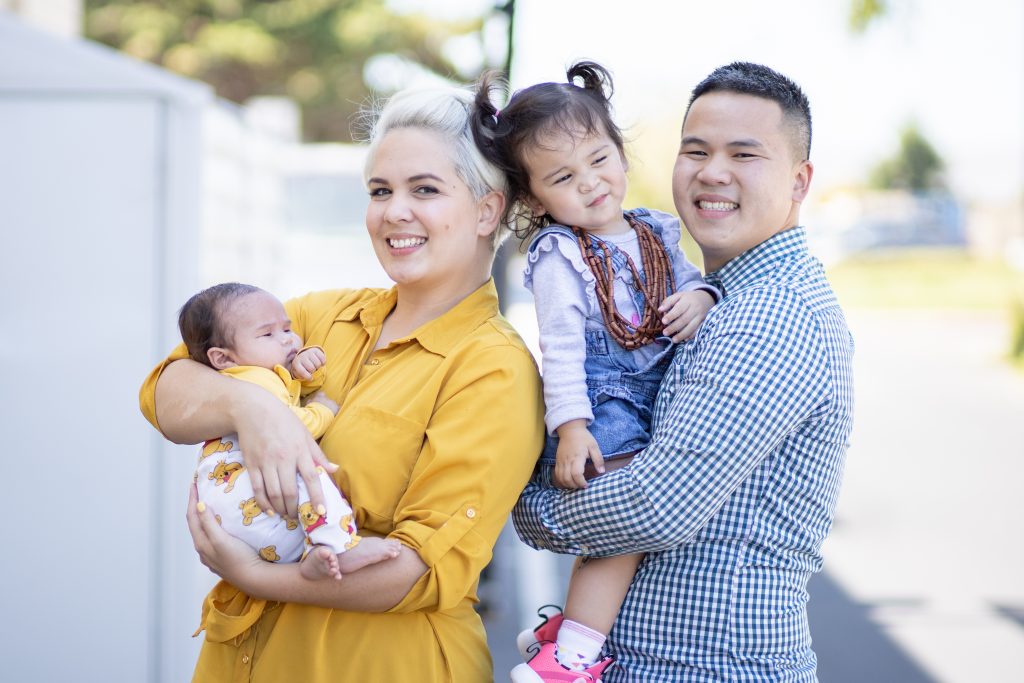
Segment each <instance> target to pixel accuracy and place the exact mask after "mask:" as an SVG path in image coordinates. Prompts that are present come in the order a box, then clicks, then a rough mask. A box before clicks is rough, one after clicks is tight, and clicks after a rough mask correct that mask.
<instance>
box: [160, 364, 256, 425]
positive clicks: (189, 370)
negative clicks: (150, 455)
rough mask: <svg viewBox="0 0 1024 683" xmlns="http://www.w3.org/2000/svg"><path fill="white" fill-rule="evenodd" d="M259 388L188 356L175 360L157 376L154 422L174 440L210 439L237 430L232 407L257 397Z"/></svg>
mask: <svg viewBox="0 0 1024 683" xmlns="http://www.w3.org/2000/svg"><path fill="white" fill-rule="evenodd" d="M253 389H255V390H256V391H255V392H254V391H253ZM260 392H263V390H262V389H260V388H259V387H257V386H256V385H254V384H249V383H248V382H239V381H237V380H234V379H231V378H230V377H224V376H222V375H220V374H218V373H217V371H215V370H213V369H212V368H208V367H206V366H205V365H202V364H200V363H196V362H195V361H192V360H178V361H175V362H173V363H171V364H169V365H168V366H167V367H166V368H164V371H163V373H161V375H160V379H159V380H157V384H156V418H157V422H159V424H160V430H161V431H162V432H163V434H164V436H166V437H167V438H168V439H170V440H171V441H174V442H175V443H199V442H200V441H204V440H206V439H214V438H217V437H219V436H223V435H225V434H230V433H232V432H235V431H237V429H236V426H235V420H234V413H233V409H234V407H235V406H237V405H241V404H243V403H245V402H247V401H254V400H259V398H261V396H260ZM263 393H266V392H263Z"/></svg>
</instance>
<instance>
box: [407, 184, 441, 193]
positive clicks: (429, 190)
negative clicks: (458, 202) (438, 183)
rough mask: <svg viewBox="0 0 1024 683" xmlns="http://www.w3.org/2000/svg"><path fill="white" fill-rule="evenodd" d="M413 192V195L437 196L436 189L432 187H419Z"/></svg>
mask: <svg viewBox="0 0 1024 683" xmlns="http://www.w3.org/2000/svg"><path fill="white" fill-rule="evenodd" d="M413 192H414V193H415V194H437V188H436V187H434V186H433V185H420V186H419V187H417V188H416V189H415V190H413Z"/></svg>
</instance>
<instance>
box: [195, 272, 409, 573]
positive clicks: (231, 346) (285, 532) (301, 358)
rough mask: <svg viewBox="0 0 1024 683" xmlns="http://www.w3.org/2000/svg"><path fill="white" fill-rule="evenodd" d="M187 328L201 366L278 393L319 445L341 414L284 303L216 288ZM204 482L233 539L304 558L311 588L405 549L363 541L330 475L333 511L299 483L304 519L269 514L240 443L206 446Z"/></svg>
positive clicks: (270, 557) (325, 482)
mask: <svg viewBox="0 0 1024 683" xmlns="http://www.w3.org/2000/svg"><path fill="white" fill-rule="evenodd" d="M178 328H179V329H180V330H181V336H182V339H183V340H184V342H185V346H186V347H187V348H188V352H189V356H190V357H191V358H192V359H193V360H195V361H197V362H199V363H203V364H204V365H208V366H209V367H212V368H214V369H216V370H219V371H220V372H221V373H222V374H224V375H228V376H230V377H234V378H235V379H240V380H243V381H246V382H252V383H253V384H257V385H259V386H261V387H263V388H264V389H266V390H267V391H269V392H271V393H272V394H274V395H275V396H277V397H278V398H279V399H281V401H283V402H284V403H287V404H288V405H289V406H291V408H292V410H293V411H295V414H296V415H297V416H298V417H299V418H300V419H301V420H302V422H303V424H305V425H306V428H307V429H309V431H310V433H311V434H312V435H313V438H317V439H318V438H320V437H321V436H322V435H323V434H324V432H325V431H327V427H328V426H329V425H330V423H331V421H332V420H333V419H334V416H335V415H336V414H337V412H338V405H337V404H336V403H335V402H334V401H332V400H331V399H330V398H328V397H327V395H326V394H324V393H323V392H322V391H319V388H320V385H321V384H322V383H323V368H324V364H325V362H326V356H325V354H324V351H323V349H321V348H320V347H318V346H313V347H309V348H302V340H301V339H300V338H299V336H298V335H297V334H296V333H295V332H293V331H292V327H291V320H289V319H288V314H287V313H286V312H285V310H284V306H283V305H282V304H281V302H280V301H278V300H277V299H276V298H274V297H273V296H271V295H270V294H268V293H267V292H265V291H263V290H262V289H259V288H258V287H253V286H251V285H244V284H239V283H236V282H229V283H225V284H220V285H215V286H213V287H210V288H209V289H204V290H203V291H201V292H199V293H198V294H196V295H195V296H193V297H192V298H191V299H189V300H188V302H186V303H185V305H184V306H182V308H181V312H180V313H179V315H178ZM293 377H294V378H293ZM295 378H297V379H295ZM313 392H315V393H313ZM310 393H312V394H313V395H312V396H311V397H310V398H309V400H308V401H307V402H306V405H305V406H302V405H300V395H304V394H305V395H308V394H310ZM195 479H196V483H197V486H198V488H199V498H200V500H201V501H202V502H203V503H204V504H205V505H207V506H209V507H210V508H211V509H212V510H213V512H214V515H215V516H216V518H217V521H218V522H219V523H220V525H221V526H222V527H223V528H224V530H225V531H227V532H228V533H230V534H231V535H233V536H235V537H237V538H240V539H242V540H243V541H245V542H246V543H248V544H249V545H251V546H252V547H253V548H254V549H255V550H256V551H257V552H258V553H259V555H260V557H262V558H263V559H264V560H267V561H269V562H295V561H297V560H300V559H301V560H302V566H301V573H302V575H303V576H304V577H306V578H308V579H314V580H315V579H319V578H324V577H328V576H333V577H334V578H336V579H340V578H341V577H342V575H343V574H347V573H351V572H354V571H356V570H358V569H360V568H361V567H365V566H366V565H368V564H373V563H376V562H381V561H383V560H387V559H391V558H394V557H397V556H398V552H399V544H398V541H395V540H390V539H383V538H373V537H366V538H361V537H359V536H358V535H357V534H356V526H355V520H354V517H353V514H352V508H351V506H349V504H348V502H347V501H346V500H345V498H344V497H343V496H342V495H341V492H340V491H339V490H338V488H337V486H336V485H335V484H334V481H333V480H332V479H331V478H330V477H329V476H328V475H327V473H326V472H325V471H324V470H323V469H322V468H321V469H320V483H321V486H322V487H323V493H324V499H325V501H326V505H319V506H317V508H316V509H314V508H313V506H312V504H311V503H310V501H309V493H308V491H307V490H306V486H305V483H304V482H303V480H302V478H301V477H298V476H297V478H296V483H297V485H298V489H299V497H298V503H299V504H298V510H299V519H298V520H294V519H282V518H281V517H279V516H277V515H275V514H274V511H273V510H262V509H261V508H260V507H259V506H258V505H257V504H256V497H255V494H254V493H253V490H252V484H251V482H250V480H249V474H248V472H246V468H245V460H244V459H243V457H242V452H241V451H240V450H239V449H238V437H237V435H234V434H230V435H227V436H224V437H221V438H220V439H212V440H210V441H207V442H206V443H205V444H204V445H203V448H202V451H201V452H200V455H199V466H198V467H197V468H196V475H195Z"/></svg>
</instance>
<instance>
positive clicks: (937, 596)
mask: <svg viewBox="0 0 1024 683" xmlns="http://www.w3.org/2000/svg"><path fill="white" fill-rule="evenodd" d="M979 3H980V4H979ZM640 5H644V7H643V8H642V9H643V10H644V11H639V10H640V9H641V8H640V7H639V6H638V7H636V8H635V10H636V11H634V10H633V9H631V10H630V11H628V12H627V11H624V10H623V9H622V6H621V3H614V2H610V1H606V0H592V1H591V2H587V3H583V2H577V1H576V0H572V1H566V2H560V3H545V2H542V1H541V0H518V1H517V2H500V3H493V2H491V1H490V0H467V1H466V2H456V1H455V0H445V1H443V2H437V3H430V5H429V9H425V8H424V6H423V4H422V3H414V2H410V1H408V0H364V1H362V2H357V3H348V2H341V1H340V0H316V1H313V0H278V1H276V2H254V1H252V0H197V1H196V2H194V3H192V4H191V5H189V7H190V8H191V10H190V11H185V10H183V9H181V7H183V6H184V5H182V6H180V7H179V5H177V4H174V3H160V2H155V1H153V2H150V1H146V0H135V1H129V0H85V1H83V0H0V235H2V236H3V244H4V249H3V250H2V251H0V254H2V256H0V266H2V267H0V291H2V292H3V296H4V301H5V302H6V303H7V304H8V306H7V308H8V310H9V311H11V313H9V317H10V318H11V321H10V322H9V323H8V326H7V327H6V328H5V329H7V330H8V332H9V333H8V334H7V335H4V341H3V343H0V371H2V372H3V376H4V377H5V380H4V382H3V384H2V385H0V396H2V398H3V405H4V408H5V410H4V412H3V415H4V417H3V422H2V424H3V431H4V434H6V435H7V442H8V449H7V455H5V456H4V459H3V463H4V466H5V468H4V469H5V472H7V473H8V475H9V480H10V481H12V482H17V484H18V485H16V486H14V487H11V488H12V490H13V501H12V502H13V506H14V509H15V510H18V511H22V510H33V511H38V512H33V513H32V515H31V519H33V520H39V521H38V522H37V523H36V524H31V525H30V524H26V523H24V522H23V521H22V520H27V519H28V518H29V516H28V515H26V514H25V513H23V512H19V514H18V516H16V517H15V519H16V520H18V523H16V524H15V525H13V526H12V528H11V531H10V532H9V533H8V535H7V537H6V538H7V543H8V545H9V546H10V547H13V548H22V549H25V550H26V551H29V549H31V550H30V552H31V554H32V556H31V557H29V558H25V559H23V560H21V561H19V562H8V563H6V565H5V568H4V569H3V570H0V571H2V574H0V576H2V577H3V579H4V580H3V582H2V591H3V592H2V595H3V605H4V613H5V615H6V616H7V619H6V621H7V623H8V624H9V629H8V634H7V635H6V636H5V637H4V638H2V639H0V661H3V662H4V663H5V675H9V676H10V677H11V680H40V681H49V680H65V679H71V678H75V679H76V680H84V681H93V680H95V681H101V680H132V681H136V680H137V681H143V680H145V681H151V682H158V681H159V682H170V681H184V680H188V678H189V677H190V674H191V669H192V663H193V661H194V658H195V654H196V651H197V649H198V644H199V643H198V641H197V640H193V639H191V638H190V637H189V636H190V634H191V632H192V630H193V629H194V627H195V624H196V623H197V622H198V613H199V605H200V600H201V597H202V595H203V593H204V592H205V590H206V589H207V588H208V587H209V585H211V583H212V579H211V577H210V575H209V574H208V573H207V572H206V570H205V569H204V568H203V567H202V566H201V565H199V563H198V562H196V560H195V557H194V552H193V550H192V547H191V542H190V540H189V538H188V535H187V530H186V529H185V525H184V523H183V519H182V514H181V513H182V511H183V506H184V502H185V493H186V487H187V484H188V481H189V479H190V476H191V472H192V463H193V459H192V452H193V449H192V448H191V447H178V446H174V445H171V444H168V443H166V442H165V441H164V440H163V439H161V438H160V437H159V435H157V434H156V433H155V432H153V430H152V429H150V428H149V426H148V425H147V424H145V422H144V421H143V420H142V419H141V417H140V416H139V414H138V411H137V406H136V391H137V388H138V385H139V383H140V381H141V378H142V377H143V376H144V375H145V373H146V372H147V371H148V370H149V369H150V368H151V367H152V365H153V364H154V363H155V362H156V361H157V360H159V359H160V358H161V357H162V356H163V355H164V353H165V352H166V350H167V349H169V348H170V347H171V346H173V345H174V344H175V343H176V342H177V340H178V336H177V330H176V329H175V326H174V322H175V315H176V311H177V309H178V307H179V306H180V305H181V303H182V302H184V301H185V299H186V298H187V297H188V296H189V295H190V294H192V293H194V292H195V291H196V290H198V289H199V288H201V287H203V286H206V285H209V284H212V283H215V282H221V281H226V280H241V281H245V282H251V283H254V284H257V285H260V286H262V287H265V288H267V289H269V290H271V291H274V292H275V293H276V294H278V295H280V296H282V297H287V296H291V295H296V294H301V293H303V292H305V291H308V290H311V289H319V288H328V287H350V286H388V284H389V282H388V280H387V278H386V276H385V275H384V274H383V272H382V271H381V270H380V268H379V266H378V265H377V263H376V259H375V258H374V256H373V253H372V249H370V248H369V245H368V244H367V241H366V239H365V236H364V233H363V230H364V227H363V213H364V210H365V202H366V196H365V192H364V190H363V187H362V180H361V178H362V166H363V162H364V154H363V150H362V148H361V147H360V145H359V144H358V137H359V116H358V112H359V110H360V108H361V107H363V106H364V105H365V103H366V102H367V98H369V97H373V96H386V95H387V94H388V93H390V92H393V91H394V90H397V89H399V88H401V87H404V86H405V85H408V84H411V83H414V82H423V81H430V80H438V79H444V78H446V77H447V78H449V79H451V80H454V81H462V82H465V81H469V80H472V79H473V78H474V77H475V76H476V75H477V74H479V73H480V72H481V71H482V70H483V69H485V68H489V67H497V68H503V69H505V70H509V69H511V81H512V84H513V86H516V87H519V86H525V85H528V84H530V83H533V82H537V81H541V80H561V79H562V78H563V77H564V67H565V66H566V65H567V64H568V63H570V62H571V61H573V60H574V59H577V58H582V57H587V58H593V59H596V60H598V61H601V62H603V63H605V64H606V65H608V66H609V67H610V68H611V69H612V70H613V72H614V73H615V76H616V85H617V94H616V96H615V98H614V103H615V105H616V108H617V115H618V117H619V119H620V121H621V122H622V124H623V125H624V126H626V127H627V133H628V138H629V143H630V147H629V150H628V151H629V153H630V156H631V175H630V199H631V201H632V202H633V203H635V204H642V205H647V206H652V207H655V208H659V209H663V210H669V211H671V210H672V206H671V194H670V191H669V190H670V188H669V183H668V178H669V173H670V169H671V165H672V161H673V159H674V156H675V150H676V138H677V135H678V129H679V125H680V122H681V118H682V113H683V110H684V108H685V103H686V99H687V95H688V91H689V88H690V87H692V85H693V84H695V83H696V82H697V81H698V80H699V79H700V78H701V77H702V76H703V75H705V74H706V73H707V72H709V71H710V70H711V69H712V68H714V67H715V66H718V65H720V64H722V63H726V62H728V61H732V60H735V59H750V60H754V61H761V62H764V63H767V64H769V65H771V66H773V67H775V68H778V69H779V70H781V71H783V72H785V73H787V74H789V75H791V76H793V77H794V78H795V79H796V80H797V81H798V82H800V83H801V84H802V85H803V86H804V88H805V90H807V92H808V94H809V96H810V98H811V102H812V105H813V107H814V114H815V141H814V152H813V154H812V158H813V159H814V161H815V164H816V175H815V181H814V187H813V189H812V197H811V199H810V200H809V202H808V203H807V205H806V206H805V208H804V214H803V218H804V220H805V222H806V224H807V225H808V230H809V233H810V235H811V238H812V243H813V247H814V250H815V251H816V253H817V254H818V255H819V257H820V258H822V260H823V261H825V263H826V264H827V266H828V268H829V272H830V278H831V279H832V281H833V283H834V284H835V286H836V288H837V291H838V293H839V296H840V298H841V300H842V301H843V303H844V306H845V308H846V309H847V311H848V314H849V317H850V321H851V326H852V327H853V330H854V333H855V335H856V337H857V341H858V351H857V373H858V374H857V383H858V421H857V426H856V430H855V434H854V439H853V447H852V448H851V451H850V455H849V464H848V470H847V476H846V482H845V484H844V493H843V497H842V500H841V503H840V508H839V510H838V512H837V521H836V527H835V530H834V532H833V535H832V537H831V538H830V540H829V541H828V544H827V546H826V552H825V554H826V571H825V573H824V574H823V575H821V576H819V577H816V578H815V579H814V580H813V581H812V584H811V589H810V592H811V603H810V604H811V618H812V628H813V634H814V636H815V642H816V648H817V651H818V653H819V657H820V660H821V670H820V676H821V679H822V680H824V681H829V682H833V681H835V682H838V683H844V682H846V681H850V682H852V681H867V680H877V681H883V680H884V681H901V682H903V683H906V682H909V683H914V682H916V681H949V682H957V683H959V682H961V681H962V682H965V683H966V682H968V681H969V682H971V683H974V682H976V681H993V682H996V681H1009V680H1016V679H1017V678H1018V674H1017V671H1019V669H1020V667H1021V665H1024V658H1022V657H1024V656H1022V653H1024V631H1022V629H1024V584H1022V582H1021V580H1020V578H1019V577H1020V576H1024V545H1022V544H1021V542H1020V540H1019V539H1020V538H1021V537H1022V532H1024V503H1021V502H1020V501H1021V500H1022V498H1021V497H1020V496H1019V495H1018V494H1017V493H1016V489H1017V488H1019V487H1018V486H1017V485H1016V484H1015V482H1017V481H1019V480H1020V476H1021V475H1022V474H1024V457H1022V456H1024V449H1022V447H1021V442H1022V437H1024V433H1022V432H1021V429H1020V427H1019V425H1020V414H1021V410H1024V375H1022V374H1021V367H1022V366H1024V361H1022V359H1024V124H1022V122H1024V7H1022V6H1020V5H1012V4H1007V3H1001V2H999V0H978V2H976V3H963V2H960V1H957V0H942V2H938V3H931V4H928V5H922V4H920V3H913V2H910V1H909V0H907V1H901V0H890V1H889V2H887V3H879V2H877V1H870V2H869V1H868V0H844V1H843V2H838V3H813V2H811V1H810V0H780V2H777V3H757V2H754V1H753V0H731V1H730V2H728V3H723V4H718V5H714V6H710V5H707V6H706V5H703V4H698V3H678V4H676V5H673V6H672V7H671V8H669V7H666V6H665V4H664V3H655V2H649V3H647V2H641V3H640ZM978 16H984V17H985V19H986V20H985V22H983V24H984V25H983V26H982V24H980V23H978V22H975V18H976V17H978ZM975 27H977V28H975ZM100 42H102V43H106V44H107V46H104V45H101V44H99V43H100ZM114 47H116V48H118V50H119V51H115V50H114V49H113V48H114ZM954 48H955V49H954ZM684 248H686V249H687V251H688V253H689V254H690V255H691V256H692V257H694V258H695V259H697V258H699V255H698V253H697V251H696V249H695V248H694V245H693V244H692V243H689V242H687V243H686V244H684ZM518 258H519V257H518V256H517V254H516V253H515V249H514V245H512V247H511V248H506V250H505V253H504V257H503V258H502V259H501V260H500V266H499V270H498V271H497V273H496V275H497V276H498V277H499V279H501V280H503V287H502V292H503V307H504V309H505V311H506V314H507V315H508V316H509V317H510V319H511V320H512V321H513V323H514V324H515V325H516V326H517V328H518V329H519V330H520V331H521V332H522V334H523V336H524V338H526V339H527V342H528V343H529V344H531V346H532V348H533V349H534V351H535V352H536V329H535V323H534V321H533V320H534V319H533V312H532V302H531V299H530V296H529V294H528V293H527V292H526V291H525V290H524V289H522V287H521V286H519V284H518V281H519V276H518V273H519V270H520V264H519V261H518ZM15 320H17V323H16V322H15ZM15 324H18V325H19V328H20V329H25V330H27V334H26V333H23V334H20V335H14V334H11V332H13V331H14V329H15ZM36 394H43V396H37V395H36ZM51 405H55V408H56V409H55V410H54V409H53V408H50V406H51ZM41 463H42V465H41ZM122 470H123V474H121V475H120V476H117V474H116V473H118V472H119V471H122ZM41 475H42V476H41ZM43 506H45V508H46V510H47V511H46V512H45V513H44V512H42V508H43ZM43 515H45V517H44V516H43ZM44 519H49V520H59V521H53V522H52V523H49V522H47V523H44V522H43V521H42V520H44ZM47 532H49V533H47ZM53 532H56V533H53ZM114 533H116V534H117V537H116V538H117V542H116V543H115V542H113V539H114ZM44 539H45V540H44ZM41 540H43V542H42V543H41V542H40V541H41ZM48 541H56V542H55V543H54V542H48ZM47 550H49V551H50V553H49V554H50V555H52V556H51V557H47V553H46V551H47ZM25 554H26V555H27V554H28V553H27V552H26V553H25ZM566 568H567V561H566V559H565V558H558V557H556V556H553V555H550V554H547V553H537V552H534V551H532V550H530V549H528V548H526V547H525V546H523V545H522V544H521V543H519V542H518V541H517V540H516V539H515V537H514V533H512V532H511V531H510V530H506V533H505V534H504V535H503V536H502V539H501V540H500V542H499V546H498V549H497V551H496V556H495V561H494V562H493V563H492V565H491V567H489V568H488V571H487V573H486V574H485V577H484V580H483V583H482V586H481V598H482V603H481V611H482V613H483V614H484V617H485V620H486V622H487V624H488V630H489V635H490V638H491V643H492V651H493V654H494V657H495V665H496V677H497V678H498V679H499V680H502V679H503V678H504V677H505V676H506V675H507V674H506V671H507V669H508V667H509V666H511V664H512V663H514V661H515V660H514V657H515V651H514V648H513V646H512V644H511V638H512V637H513V636H514V633H515V632H516V630H518V628H521V627H525V626H530V625H533V624H534V621H535V617H534V616H533V612H534V609H535V608H536V607H538V606H539V605H540V604H543V603H546V602H555V603H557V602H560V601H561V598H562V592H563V590H564V586H565V572H566Z"/></svg>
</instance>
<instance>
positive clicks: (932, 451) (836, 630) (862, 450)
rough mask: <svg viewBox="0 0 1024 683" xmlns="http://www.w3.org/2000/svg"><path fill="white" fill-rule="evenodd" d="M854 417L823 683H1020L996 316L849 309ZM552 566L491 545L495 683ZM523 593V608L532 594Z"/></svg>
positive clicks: (824, 631) (1016, 412)
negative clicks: (853, 350) (493, 551)
mask: <svg viewBox="0 0 1024 683" xmlns="http://www.w3.org/2000/svg"><path fill="white" fill-rule="evenodd" d="M849 319H850V326H851V328H852V329H853V331H854V334H855V336H856V338H857V354H856V382H857V388H856V391H857V417H856V427H855V431H854V436H853V444H852V447H851V449H850V453H849V456H848V461H847V468H846V474H845V481H844V486H843V493H842V497H841V499H840V503H839V508H838V510H837V514H836V524H835V528H834V529H833V532H832V535H831V537H830V538H829V540H828V542H827V543H826V546H825V549H824V554H825V567H826V571H825V572H824V573H823V574H821V575H819V576H816V577H815V578H814V579H813V580H812V581H811V585H810V593H811V603H810V607H809V613H810V619H811V628H812V633H813V635H814V639H815V649H816V651H817V652H818V657H819V678H820V680H821V681H822V682H823V683H868V682H870V683H890V682H891V683H1004V682H1005V683H1013V682H1015V681H1024V494H1022V489H1024V375H1021V374H1018V373H1014V372H1012V371H1011V370H1009V369H1008V368H1007V367H1006V365H1005V364H1004V363H1003V361H1002V354H1003V352H1004V349H1005V346H1006V343H1007V339H1008V331H1007V330H1006V327H1005V323H1004V322H1003V321H1002V320H1001V319H1000V317H999V316H995V315H992V314H986V313H971V312H929V313H922V312H909V313H908V312H874V311H872V312H868V311H853V312H851V313H850V315H849ZM564 571H565V564H564V563H562V562H559V561H551V560H549V559H547V558H544V557H543V556H540V557H538V554H537V553H534V552H533V551H530V550H528V549H524V547H523V546H521V545H520V544H519V543H518V542H517V541H516V540H515V539H514V538H512V537H511V535H506V536H504V537H503V539H502V541H501V543H500V545H499V551H498V560H497V561H496V562H495V564H494V566H493V567H492V569H491V572H492V578H493V580H491V581H489V582H487V584H486V585H485V586H484V591H483V592H484V595H485V596H486V598H487V600H486V603H487V605H488V606H489V612H488V613H487V614H486V618H487V624H488V630H489V637H490V639H491V645H492V653H493V654H494V659H495V680H497V681H506V680H508V673H507V672H508V669H509V667H510V666H511V665H513V664H514V663H515V662H516V657H515V652H514V649H513V647H512V639H513V638H514V634H515V632H516V630H517V629H518V628H520V627H521V626H524V625H533V624H534V621H535V620H534V619H533V618H531V617H530V616H529V615H530V614H532V609H533V605H534V604H535V603H538V602H542V601H546V600H555V601H557V600H558V597H559V596H560V591H561V590H563V585H564V584H563V583H562V581H563V579H562V577H561V576H559V575H560V574H564ZM531 594H533V595H535V596H536V597H532V596H531Z"/></svg>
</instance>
